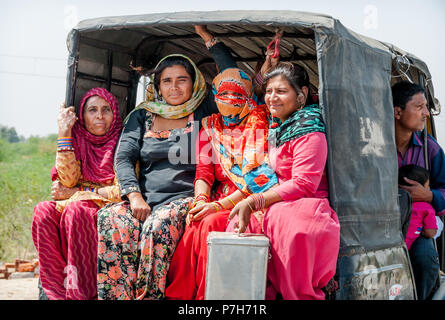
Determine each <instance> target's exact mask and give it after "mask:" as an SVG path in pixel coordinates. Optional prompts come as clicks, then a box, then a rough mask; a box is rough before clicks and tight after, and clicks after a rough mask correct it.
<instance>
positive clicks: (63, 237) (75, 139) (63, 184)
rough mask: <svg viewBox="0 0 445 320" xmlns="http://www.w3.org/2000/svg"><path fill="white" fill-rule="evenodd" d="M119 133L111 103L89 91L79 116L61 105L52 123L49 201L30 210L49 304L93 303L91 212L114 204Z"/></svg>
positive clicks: (94, 241)
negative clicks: (54, 135) (56, 135)
mask: <svg viewBox="0 0 445 320" xmlns="http://www.w3.org/2000/svg"><path fill="white" fill-rule="evenodd" d="M121 129H122V121H121V117H120V114H119V105H118V102H117V100H116V98H115V97H114V96H113V95H112V94H111V93H110V92H108V91H107V90H106V89H103V88H94V89H91V90H89V91H88V92H87V93H86V94H85V95H84V96H83V97H82V99H81V101H80V108H79V114H78V115H77V116H76V114H75V112H74V107H69V108H65V105H64V104H63V105H62V106H61V108H60V112H59V117H58V132H59V138H58V141H57V143H58V148H57V155H56V165H55V167H54V168H53V170H52V171H51V178H52V180H53V181H54V182H53V185H52V192H51V195H52V198H53V199H54V200H55V201H44V202H40V203H39V204H37V205H36V206H35V208H34V215H33V222H32V238H33V241H34V245H35V247H36V249H37V253H38V258H39V264H40V281H41V285H42V289H43V291H44V292H45V294H46V295H47V296H48V298H49V299H50V300H89V299H97V276H96V274H97V226H96V221H97V211H99V209H100V208H101V207H103V206H104V205H106V204H108V203H111V202H117V201H120V195H119V187H118V185H117V183H116V180H115V176H114V169H113V158H114V151H115V148H116V144H117V141H118V139H119V135H120V132H121Z"/></svg>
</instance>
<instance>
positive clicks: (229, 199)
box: [226, 197, 236, 207]
mask: <svg viewBox="0 0 445 320" xmlns="http://www.w3.org/2000/svg"><path fill="white" fill-rule="evenodd" d="M226 199H227V200H229V201H230V202H231V203H232V204H233V206H234V207H235V206H236V204H235V202H233V200H232V199H230V198H229V197H227V198H226Z"/></svg>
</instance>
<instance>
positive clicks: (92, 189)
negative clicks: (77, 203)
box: [79, 187, 99, 194]
mask: <svg viewBox="0 0 445 320" xmlns="http://www.w3.org/2000/svg"><path fill="white" fill-rule="evenodd" d="M79 191H90V192H94V193H97V194H99V192H98V191H97V188H90V187H79Z"/></svg>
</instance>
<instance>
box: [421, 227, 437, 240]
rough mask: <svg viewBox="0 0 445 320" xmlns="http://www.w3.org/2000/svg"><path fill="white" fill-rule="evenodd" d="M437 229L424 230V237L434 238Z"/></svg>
mask: <svg viewBox="0 0 445 320" xmlns="http://www.w3.org/2000/svg"><path fill="white" fill-rule="evenodd" d="M436 232H437V229H423V230H422V236H424V237H425V238H434V236H435V235H436Z"/></svg>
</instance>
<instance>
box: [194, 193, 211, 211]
mask: <svg viewBox="0 0 445 320" xmlns="http://www.w3.org/2000/svg"><path fill="white" fill-rule="evenodd" d="M209 201H210V198H209V195H208V194H207V193H200V194H198V195H197V196H196V197H195V199H194V200H193V203H192V208H194V207H196V206H197V205H198V204H202V203H208V202H209Z"/></svg>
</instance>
